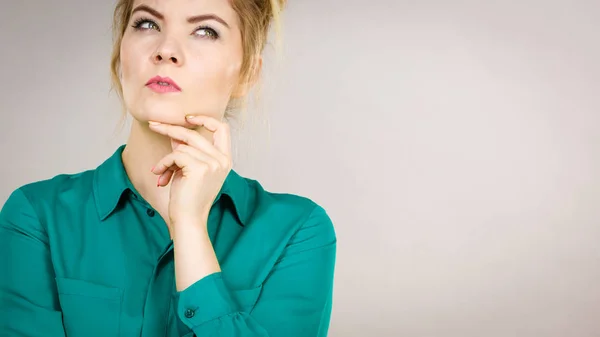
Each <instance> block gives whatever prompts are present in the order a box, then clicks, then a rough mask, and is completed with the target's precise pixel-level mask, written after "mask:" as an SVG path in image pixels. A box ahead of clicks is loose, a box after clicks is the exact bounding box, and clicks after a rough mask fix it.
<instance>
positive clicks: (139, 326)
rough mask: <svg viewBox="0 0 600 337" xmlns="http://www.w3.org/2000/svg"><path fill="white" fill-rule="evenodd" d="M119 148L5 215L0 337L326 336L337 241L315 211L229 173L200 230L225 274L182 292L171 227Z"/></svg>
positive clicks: (40, 186)
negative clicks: (177, 282) (204, 230)
mask: <svg viewBox="0 0 600 337" xmlns="http://www.w3.org/2000/svg"><path fill="white" fill-rule="evenodd" d="M123 148H124V145H123V146H120V147H119V149H118V150H117V151H116V152H115V153H114V155H112V156H111V157H110V158H108V159H107V160H106V161H105V162H104V163H102V164H101V165H100V166H99V167H98V168H96V169H95V170H89V171H85V172H80V173H77V174H70V175H66V174H65V175H58V176H56V177H54V178H52V179H48V180H43V181H38V182H34V183H31V184H27V185H24V186H22V187H20V188H18V189H16V190H15V191H14V192H12V194H11V195H10V197H9V199H8V200H7V202H6V203H5V204H4V206H3V208H2V211H1V212H0V256H1V257H2V260H1V264H0V336H15V337H16V336H44V337H58V336H68V337H84V336H85V337H93V336H100V337H112V336H124V337H130V336H131V337H133V336H143V337H158V336H161V337H162V336H194V335H196V336H198V337H201V336H215V337H242V336H244V337H245V336H270V337H284V336H285V337H304V336H306V337H309V336H310V337H314V336H326V335H327V330H328V327H329V319H330V314H331V305H332V294H333V276H334V265H335V255H336V234H335V231H334V227H333V225H332V222H331V219H330V217H329V216H328V215H327V213H326V212H325V210H324V209H323V208H322V207H321V206H319V205H318V204H316V203H315V202H313V201H311V200H310V199H308V198H304V197H300V196H297V195H292V194H279V193H271V192H267V191H265V190H264V189H263V188H262V187H261V185H260V184H259V183H258V182H257V181H255V180H251V179H248V178H244V177H241V176H240V175H238V174H237V173H236V172H235V171H233V170H232V171H231V172H230V174H229V175H228V177H227V179H226V180H225V183H224V184H223V187H222V189H221V191H220V193H219V195H218V196H217V198H216V199H215V203H214V204H213V206H212V209H211V211H210V214H209V219H208V233H209V236H210V239H211V241H212V243H213V247H214V249H215V252H216V255H217V258H218V260H219V263H220V265H221V272H219V273H214V274H211V275H208V276H206V277H205V278H203V279H201V280H199V281H197V282H196V283H194V284H193V285H191V286H190V287H188V288H187V289H185V290H183V291H181V292H178V291H177V290H176V289H175V271H174V266H173V262H174V261H173V242H172V241H171V239H170V236H169V233H168V230H167V226H166V224H165V222H164V220H163V219H162V217H161V216H160V215H158V213H157V212H156V211H155V210H154V209H152V207H151V206H150V205H149V204H148V203H147V202H146V201H145V200H144V199H143V198H142V197H141V196H140V195H139V193H137V191H136V190H135V188H134V187H133V185H132V184H131V182H130V180H129V178H128V177H127V174H126V172H125V169H124V167H123V163H122V160H121V153H122V151H123Z"/></svg>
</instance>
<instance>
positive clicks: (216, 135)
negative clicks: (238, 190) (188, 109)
mask: <svg viewBox="0 0 600 337" xmlns="http://www.w3.org/2000/svg"><path fill="white" fill-rule="evenodd" d="M186 121H187V122H188V123H190V124H193V125H197V126H204V127H205V128H206V129H208V130H209V131H211V132H213V140H214V142H213V143H212V144H211V142H210V141H208V140H207V139H206V138H204V137H203V136H201V135H200V134H199V133H198V132H197V131H194V130H190V129H188V128H185V127H183V126H177V125H170V124H162V123H157V122H150V123H149V126H150V129H151V130H153V131H155V132H157V133H159V134H162V135H165V136H167V137H170V138H171V139H172V142H171V144H173V152H171V153H170V154H168V155H166V156H165V157H164V158H162V159H161V160H160V161H159V162H158V163H157V165H156V166H155V167H154V168H153V169H152V172H153V173H154V174H156V175H158V176H159V178H158V183H157V185H158V186H167V185H168V184H169V182H171V191H170V193H171V194H170V200H169V221H170V223H171V226H177V224H178V223H188V224H190V223H191V224H206V220H207V218H208V213H209V211H210V208H211V206H212V203H213V202H214V200H215V198H216V197H217V194H218V193H219V191H220V190H221V187H222V186H223V183H224V182H225V178H227V175H228V174H229V171H230V170H231V166H232V160H231V134H230V130H229V125H228V124H226V123H223V122H220V121H218V120H216V119H215V118H212V117H208V116H186Z"/></svg>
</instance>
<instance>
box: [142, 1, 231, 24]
mask: <svg viewBox="0 0 600 337" xmlns="http://www.w3.org/2000/svg"><path fill="white" fill-rule="evenodd" d="M139 11H142V12H148V13H150V14H152V15H154V16H155V17H156V18H158V19H159V20H164V18H165V16H164V15H162V14H161V13H160V12H159V11H157V10H156V9H154V8H152V7H150V6H148V5H139V6H137V7H136V8H134V9H133V11H131V14H132V15H133V13H135V12H139ZM207 20H215V21H217V22H219V23H221V24H222V25H223V26H225V27H227V28H230V27H229V25H228V24H227V22H225V20H223V19H221V18H220V17H219V16H217V15H216V14H202V15H196V16H192V17H189V18H187V22H189V23H198V22H202V21H207Z"/></svg>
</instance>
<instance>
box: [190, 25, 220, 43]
mask: <svg viewBox="0 0 600 337" xmlns="http://www.w3.org/2000/svg"><path fill="white" fill-rule="evenodd" d="M194 34H195V35H196V36H198V37H200V38H207V39H211V40H216V39H218V38H219V33H217V31H216V30H214V29H212V28H210V27H207V26H202V27H198V28H196V30H195V31H194Z"/></svg>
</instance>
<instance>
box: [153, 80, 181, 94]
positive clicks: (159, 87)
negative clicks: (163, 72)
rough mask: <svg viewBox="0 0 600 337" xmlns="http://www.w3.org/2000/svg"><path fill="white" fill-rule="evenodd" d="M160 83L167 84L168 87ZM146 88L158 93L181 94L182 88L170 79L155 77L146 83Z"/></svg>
mask: <svg viewBox="0 0 600 337" xmlns="http://www.w3.org/2000/svg"><path fill="white" fill-rule="evenodd" d="M159 82H162V83H167V84H168V85H164V84H159ZM146 86H147V87H148V88H150V89H151V90H152V91H155V92H158V93H167V92H179V91H181V88H180V87H179V86H178V85H177V83H175V81H173V80H172V79H170V78H169V77H161V76H154V77H152V78H151V79H149V80H148V82H146Z"/></svg>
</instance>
